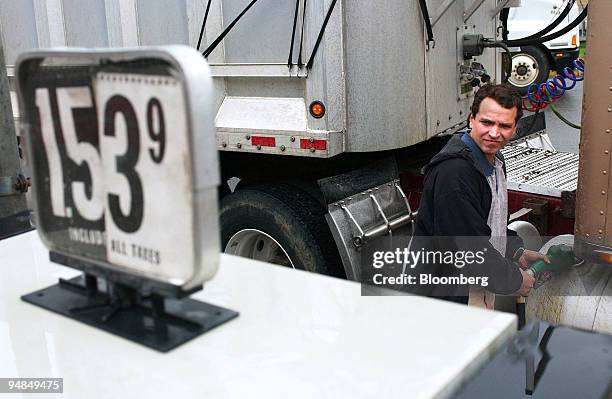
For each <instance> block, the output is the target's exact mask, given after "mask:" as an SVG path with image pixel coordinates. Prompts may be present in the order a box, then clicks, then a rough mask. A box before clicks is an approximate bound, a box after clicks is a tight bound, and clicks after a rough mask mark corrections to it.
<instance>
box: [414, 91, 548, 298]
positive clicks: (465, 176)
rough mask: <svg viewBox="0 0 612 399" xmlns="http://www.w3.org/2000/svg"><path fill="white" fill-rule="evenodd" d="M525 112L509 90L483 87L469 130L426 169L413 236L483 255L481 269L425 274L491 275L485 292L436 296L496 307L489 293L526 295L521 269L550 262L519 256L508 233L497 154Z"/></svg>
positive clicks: (527, 281)
mask: <svg viewBox="0 0 612 399" xmlns="http://www.w3.org/2000/svg"><path fill="white" fill-rule="evenodd" d="M522 113H523V112H522V107H521V97H520V95H519V94H518V93H517V92H515V91H514V90H513V89H511V88H510V87H508V86H505V85H486V86H483V87H482V88H481V89H480V90H478V92H477V93H476V95H475V97H474V103H473V105H472V109H471V114H470V116H469V124H470V126H471V131H470V132H469V133H463V134H458V135H455V136H453V137H452V138H451V139H450V141H449V142H448V143H447V144H446V146H445V147H444V148H443V149H442V150H441V151H440V152H439V153H438V154H437V155H436V156H435V157H434V158H433V159H432V160H431V162H430V163H429V165H427V168H426V176H425V184H424V189H423V195H422V197H421V205H420V207H419V213H418V216H417V221H416V227H415V236H430V237H435V239H431V241H429V242H430V243H431V242H435V243H436V244H435V245H434V246H436V247H437V248H438V249H440V248H445V249H449V248H452V249H454V250H455V251H459V250H465V249H467V250H473V251H479V250H480V251H483V252H482V253H484V262H483V263H482V264H471V265H468V266H465V267H464V268H462V269H458V268H457V267H455V266H449V265H440V264H437V265H434V266H433V267H430V270H431V271H433V272H434V273H436V274H438V275H457V274H458V273H459V272H461V273H463V274H467V275H471V276H486V277H488V286H487V287H486V291H485V289H484V287H481V286H480V287H476V286H471V287H467V286H461V287H458V288H456V289H455V290H454V291H453V292H452V293H449V291H443V290H438V294H433V295H435V296H441V295H439V293H440V292H443V295H442V296H444V297H445V299H449V300H452V301H456V302H461V303H469V304H472V305H477V306H481V307H486V308H493V305H494V300H495V296H494V293H498V294H506V295H508V294H518V295H522V296H527V295H528V294H529V291H530V290H531V288H532V287H533V283H534V278H533V277H532V276H531V275H530V274H528V273H526V272H525V271H524V270H522V269H523V268H527V267H528V266H529V264H530V263H532V262H534V261H535V260H538V259H544V260H545V261H548V259H547V258H546V257H545V256H544V255H542V254H540V253H538V252H534V251H529V250H524V249H523V248H522V240H521V239H520V238H519V237H518V236H516V233H514V232H511V231H509V230H507V217H508V203H507V188H506V176H505V168H504V159H503V156H502V155H501V153H500V151H499V150H500V149H502V148H503V147H504V146H505V145H506V144H507V143H508V141H509V140H510V138H511V137H512V135H513V134H514V132H515V131H516V127H517V123H518V120H519V119H520V118H521V116H522ZM514 262H517V263H514ZM519 266H520V267H519ZM428 267H429V266H428ZM434 292H435V290H434ZM430 294H431V293H430Z"/></svg>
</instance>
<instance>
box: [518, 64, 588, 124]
mask: <svg viewBox="0 0 612 399" xmlns="http://www.w3.org/2000/svg"><path fill="white" fill-rule="evenodd" d="M573 65H574V68H575V69H572V68H569V67H566V68H564V69H563V71H562V73H560V74H557V75H555V76H554V77H552V78H550V79H548V80H546V81H545V82H543V83H532V84H530V85H529V87H528V88H527V95H526V96H525V97H523V108H524V109H526V110H527V111H531V112H537V111H539V110H542V109H544V108H546V107H547V106H549V105H550V108H551V109H552V111H553V112H554V113H555V115H557V116H558V117H559V119H561V120H562V121H563V122H565V123H567V124H568V125H570V126H571V127H573V128H576V129H580V128H581V127H580V126H579V125H576V124H574V123H572V122H570V121H568V120H567V119H566V118H565V117H563V115H561V114H560V113H559V111H558V110H557V108H556V107H555V105H554V104H553V103H554V102H555V101H557V100H558V99H559V98H561V97H562V96H563V95H564V94H565V92H566V91H568V90H572V89H573V88H574V87H575V86H576V82H580V81H582V80H584V60H582V59H580V58H579V59H577V60H574V62H573ZM576 70H577V71H579V72H580V74H579V75H580V76H578V74H577V73H576V72H575V71H576ZM525 100H528V101H529V103H530V104H531V106H528V105H526V104H525Z"/></svg>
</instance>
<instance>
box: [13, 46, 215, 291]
mask: <svg viewBox="0 0 612 399" xmlns="http://www.w3.org/2000/svg"><path fill="white" fill-rule="evenodd" d="M17 74H18V79H19V80H18V84H19V98H20V105H21V110H22V117H23V124H22V126H23V127H22V129H23V135H24V136H25V138H26V140H27V142H28V149H29V152H28V161H29V162H30V163H31V168H32V174H33V192H34V204H35V215H36V222H37V228H38V231H39V233H40V235H41V237H42V239H43V241H44V242H45V243H46V245H47V246H48V247H49V249H51V250H53V251H56V252H59V253H62V254H64V255H67V256H70V257H75V258H77V259H84V260H88V261H92V262H95V263H96V264H98V265H102V266H103V267H106V268H110V269H114V270H120V271H124V272H127V273H130V274H134V275H137V276H142V277H145V278H149V279H153V280H157V281H160V282H164V283H169V284H172V285H174V286H179V287H181V288H183V289H190V288H192V287H195V286H197V285H199V284H201V283H202V282H203V281H205V280H206V279H208V278H210V277H212V275H214V273H215V271H216V267H217V263H218V252H219V241H218V240H219V239H218V226H217V217H216V215H217V202H216V186H217V185H218V182H219V176H218V164H217V153H216V146H215V144H214V129H213V101H214V99H213V96H214V94H213V90H212V83H211V79H210V73H209V70H208V66H207V64H206V62H205V61H204V59H203V58H202V57H201V55H200V54H199V53H198V52H196V51H195V50H192V49H190V48H188V47H181V46H171V47H162V48H150V49H142V50H137V51H117V52H107V51H90V52H82V51H69V52H66V51H43V52H33V53H28V54H26V55H24V56H22V57H21V58H20V60H19V64H18V72H17Z"/></svg>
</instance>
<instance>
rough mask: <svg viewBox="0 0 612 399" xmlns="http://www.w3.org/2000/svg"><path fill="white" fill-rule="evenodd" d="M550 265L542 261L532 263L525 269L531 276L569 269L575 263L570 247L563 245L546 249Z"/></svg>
mask: <svg viewBox="0 0 612 399" xmlns="http://www.w3.org/2000/svg"><path fill="white" fill-rule="evenodd" d="M546 256H548V259H549V260H550V263H546V262H544V261H543V260H538V261H536V262H533V264H532V265H531V266H530V267H529V269H527V271H528V272H530V273H531V274H532V275H533V276H537V275H539V274H541V273H544V272H548V271H552V272H555V271H557V270H560V269H563V268H566V267H570V266H572V265H573V264H575V263H576V259H575V258H574V251H573V249H572V247H570V246H569V245H565V244H559V245H553V246H552V247H550V248H549V249H548V252H547V253H546Z"/></svg>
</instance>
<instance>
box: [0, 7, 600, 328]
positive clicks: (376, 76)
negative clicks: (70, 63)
mask: <svg viewBox="0 0 612 399" xmlns="http://www.w3.org/2000/svg"><path fill="white" fill-rule="evenodd" d="M523 3H524V4H522V6H523V7H529V4H528V3H527V2H523ZM593 3H595V4H596V5H595V7H598V9H599V10H600V11H599V12H598V13H595V14H596V15H595V18H598V17H601V16H610V15H611V14H612V10H610V6H609V5H607V4H605V3H606V2H601V1H600V2H593ZM518 5H519V2H516V1H507V0H504V1H496V0H472V1H469V0H465V1H464V0H454V1H453V0H438V1H424V0H421V1H417V0H414V1H403V0H402V1H400V0H391V1H386V2H384V3H378V2H366V1H354V2H353V1H351V2H346V1H336V0H311V1H305V0H296V1H289V2H288V1H282V0H259V1H257V0H253V1H245V0H209V1H205V2H201V1H188V0H185V1H178V2H172V3H168V2H165V1H163V0H147V1H146V2H145V1H144V0H105V1H94V0H88V1H79V2H73V1H69V0H47V1H45V2H40V1H29V0H28V1H23V2H9V1H2V2H0V24H1V26H2V35H3V43H4V46H5V49H6V54H7V64H8V73H9V76H10V75H12V74H13V71H12V67H11V63H12V62H14V60H15V58H16V57H17V55H18V54H19V53H20V52H21V51H23V50H25V49H26V48H36V47H50V46H51V47H57V46H85V47H107V46H111V47H112V46H121V47H130V46H140V45H149V44H166V43H182V44H189V45H191V46H192V47H195V48H198V49H199V50H201V51H202V54H203V56H205V57H206V58H207V60H208V62H209V65H210V67H211V71H212V74H213V78H214V83H215V87H216V89H217V90H216V99H215V103H216V109H217V112H216V118H215V123H216V133H215V134H216V143H217V148H218V150H219V157H220V165H221V176H222V181H223V182H225V183H224V185H223V186H222V187H221V188H220V190H219V202H220V226H221V241H222V250H223V251H224V252H226V253H230V254H235V255H240V256H244V257H249V258H252V259H257V260H263V261H267V262H271V263H276V264H280V265H283V266H287V267H292V268H295V269H302V270H308V271H313V272H318V273H323V274H327V275H332V276H337V277H342V278H348V279H353V280H358V279H359V276H360V273H361V267H362V264H363V262H364V259H363V257H364V254H366V253H368V251H369V250H371V246H372V245H373V243H376V242H380V240H379V239H380V238H381V237H387V238H389V239H404V240H408V239H409V237H410V232H411V226H412V223H413V222H414V219H415V217H416V214H417V209H418V201H419V195H420V190H421V186H422V179H423V176H422V167H423V166H424V165H425V164H426V163H427V162H428V160H429V159H430V158H431V156H433V155H434V154H435V153H436V152H437V151H438V150H439V149H440V148H441V147H442V146H443V145H444V144H445V142H446V141H447V140H448V138H449V137H450V135H452V134H453V133H455V132H458V131H460V130H462V129H464V128H465V127H466V121H467V118H468V115H469V112H470V104H471V102H472V98H473V95H474V93H475V91H476V90H477V89H478V87H479V86H480V85H482V84H485V83H487V82H501V81H502V80H505V78H507V77H508V76H509V75H510V74H511V71H507V63H506V64H504V62H503V58H504V57H507V55H508V53H507V51H506V50H507V46H508V45H514V44H515V43H513V42H512V41H510V40H508V41H505V40H504V38H503V32H502V31H503V29H499V28H500V27H502V25H503V24H502V21H501V20H500V18H499V16H500V12H502V10H504V8H505V7H511V6H518ZM592 14H593V13H592ZM597 14H599V15H597ZM584 15H586V12H584ZM584 15H583V14H581V16H584ZM84 16H86V18H84ZM579 19H580V18H577V19H576V20H575V21H573V22H572V23H571V24H570V25H568V26H570V27H571V25H572V24H573V23H576V24H578V23H579V22H580V21H579ZM592 25H593V22H590V25H589V29H590V30H591V31H593V26H592ZM595 25H596V26H597V23H595ZM600 29H605V27H603V28H602V27H600ZM551 35H553V36H554V33H553V34H548V35H547V37H546V38H548V37H550V36H551ZM538 39H539V38H532V39H530V40H531V41H537V40H538ZM600 45H601V46H603V47H605V45H606V44H600ZM608 46H609V45H608ZM596 54H597V56H596V57H593V59H592V60H589V61H590V63H589V66H590V65H593V64H594V63H595V62H597V63H599V62H601V63H602V64H603V63H605V62H604V61H603V57H605V56H606V55H607V54H610V52H609V51H608V52H607V53H606V52H605V51H601V52H599V51H598V52H597V53H596ZM607 72H609V71H607ZM607 72H606V73H607ZM602 73H603V72H602ZM602 76H603V75H602ZM587 79H588V77H587ZM587 81H588V80H587ZM600 89H601V88H600ZM608 95H609V94H608ZM587 98H589V97H588V96H587ZM587 109H588V108H587ZM15 112H16V116H17V121H19V119H18V117H19V115H18V110H15ZM609 115H610V114H609V113H607V114H606V116H607V117H608V118H609ZM585 122H586V123H585V126H584V128H583V132H582V137H583V143H584V144H583V145H582V146H581V151H582V152H583V153H582V154H581V158H580V159H581V161H579V158H578V156H576V155H575V154H565V153H559V152H551V151H548V150H544V149H538V148H533V146H532V145H531V143H533V141H534V140H538V139H539V138H540V137H541V136H542V134H543V132H544V130H543V128H544V126H543V125H542V124H541V121H539V119H538V118H536V117H532V119H530V120H528V121H525V122H523V123H522V124H521V126H522V128H521V133H520V135H519V137H520V138H519V139H517V140H516V141H515V142H514V143H513V144H511V145H509V146H508V147H507V148H506V149H505V156H506V159H507V168H508V179H509V189H510V192H509V208H510V211H511V212H512V214H513V216H514V218H517V219H521V220H517V221H516V223H514V224H513V227H514V228H515V229H516V230H517V231H518V232H519V234H520V235H522V236H523V237H525V239H526V240H527V241H530V242H538V239H537V237H539V236H540V235H541V236H558V235H563V234H574V225H575V221H576V215H577V214H576V212H578V220H579V224H578V225H577V226H578V229H577V232H576V238H577V241H576V244H575V246H576V248H577V252H578V253H579V254H580V255H581V256H582V257H584V258H589V260H590V261H596V262H598V263H599V264H609V263H610V260H611V259H610V255H609V254H610V250H609V248H611V247H612V241H611V240H612V236H611V235H610V234H609V229H610V226H609V224H610V220H612V216H611V214H610V212H611V208H610V206H609V200H608V190H607V189H603V188H602V187H603V185H605V182H604V180H605V181H608V180H606V179H609V173H608V172H609V171H608V168H605V167H604V166H603V165H604V163H605V160H608V162H609V159H610V158H609V152H608V153H605V154H598V156H599V158H601V162H600V163H602V165H598V167H599V166H601V170H598V172H597V174H598V179H596V181H595V180H594V179H593V178H592V175H591V174H590V173H594V172H592V171H591V172H589V171H588V169H589V168H590V167H591V166H592V165H593V163H592V161H591V159H593V158H591V157H593V155H592V154H590V153H586V152H585V151H587V149H589V150H588V151H599V152H601V149H602V148H604V146H606V145H607V146H608V147H609V146H610V136H605V135H603V136H601V137H599V136H597V134H598V133H601V131H602V129H603V130H604V131H605V130H606V129H604V128H603V127H602V126H603V125H597V126H593V127H591V126H590V123H591V122H588V121H586V120H585ZM607 122H609V120H607ZM601 123H604V124H605V123H606V120H603V121H601ZM608 126H609V124H608ZM595 131H596V132H598V133H591V132H595ZM608 133H609V130H608ZM595 136H597V137H599V139H600V140H601V141H600V142H598V143H597V144H589V143H592V140H593V139H592V138H591V137H595ZM606 140H607V141H606ZM604 156H605V157H606V158H603V157H604ZM579 162H581V164H580V167H579ZM604 172H605V173H604ZM579 174H580V176H579ZM589 176H590V177H589ZM578 187H580V189H578ZM593 193H599V194H598V195H595V194H593ZM576 194H578V204H577V205H576V201H577V199H576ZM581 196H582V197H581ZM587 197H588V198H587ZM585 199H586V201H591V200H595V199H596V200H597V201H598V206H597V212H598V216H597V217H596V218H594V219H593V220H590V219H588V218H587V217H586V216H581V213H580V212H582V213H585V214H586V213H588V212H589V211H590V209H592V208H590V206H589V205H585V202H584V201H585ZM581 200H582V201H583V202H582V203H581V202H580V201H581ZM587 204H588V202H587ZM576 210H577V211H576ZM595 219H596V220H595ZM587 220H588V222H584V223H585V224H580V223H581V222H580V221H587ZM606 223H607V224H606ZM533 237H536V238H535V239H534V238H533ZM540 244H541V242H540ZM592 245H597V247H596V248H594V247H593V246H592ZM598 270H599V269H598ZM605 270H608V271H609V269H605ZM602 273H604V274H603V275H606V274H605V273H607V271H604V272H602ZM602 278H603V277H602ZM606 289H607V290H609V288H606ZM606 289H604V291H603V292H608V291H606ZM600 303H601V301H599V302H597V307H593V306H591V310H592V312H591V316H592V320H591V321H593V320H595V319H596V318H597V317H601V315H602V313H599V316H598V313H597V312H598V309H599V307H598V306H600V305H599V304H600ZM563 321H564V322H566V323H569V324H571V320H565V319H564V320H563ZM606 328H607V327H606Z"/></svg>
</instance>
